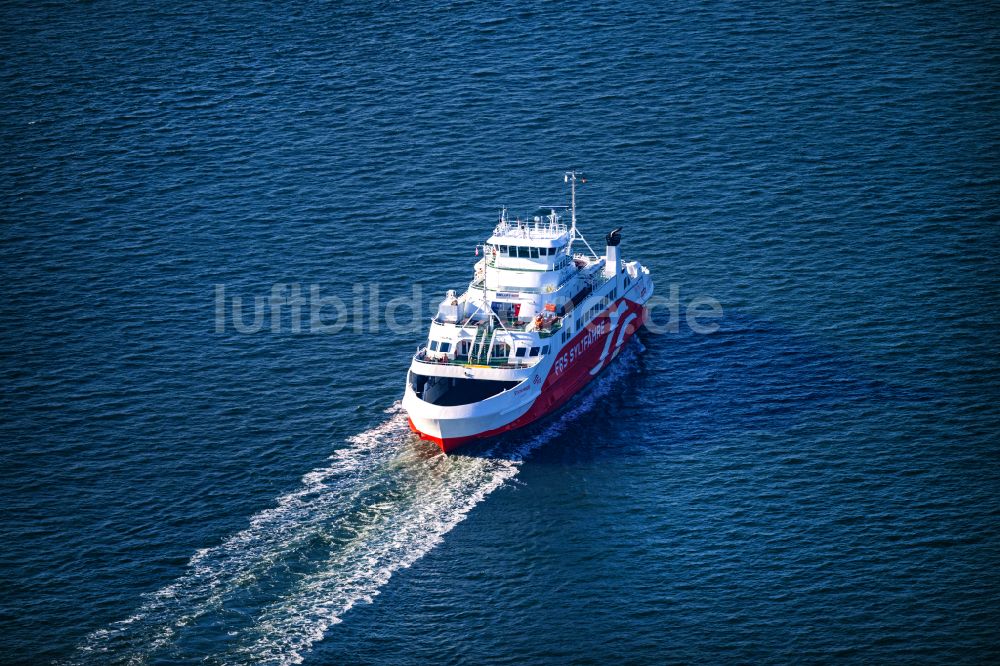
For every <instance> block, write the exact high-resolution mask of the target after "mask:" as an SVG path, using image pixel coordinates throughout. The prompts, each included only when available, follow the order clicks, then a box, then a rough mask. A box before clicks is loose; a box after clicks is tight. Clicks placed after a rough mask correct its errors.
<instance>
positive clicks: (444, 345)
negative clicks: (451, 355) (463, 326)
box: [440, 342, 451, 354]
mask: <svg viewBox="0 0 1000 666" xmlns="http://www.w3.org/2000/svg"><path fill="white" fill-rule="evenodd" d="M440 351H442V352H443V353H445V354H447V353H448V352H450V351H451V343H450V342H442V343H441V350H440Z"/></svg>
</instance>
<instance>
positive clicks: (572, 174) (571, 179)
mask: <svg viewBox="0 0 1000 666" xmlns="http://www.w3.org/2000/svg"><path fill="white" fill-rule="evenodd" d="M582 175H583V174H582V173H581V172H579V171H567V172H566V174H565V175H564V176H563V182H564V183H569V192H570V201H569V202H570V207H569V219H570V227H569V247H567V248H566V249H567V250H568V252H569V256H571V257H572V256H573V241H574V240H576V177H577V176H582Z"/></svg>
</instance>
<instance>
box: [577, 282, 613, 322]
mask: <svg viewBox="0 0 1000 666" xmlns="http://www.w3.org/2000/svg"><path fill="white" fill-rule="evenodd" d="M616 298H618V287H615V288H614V289H612V290H611V291H610V292H608V295H607V296H605V297H604V298H602V299H601V300H599V301H597V302H596V303H594V304H593V305H592V306H590V309H589V310H587V311H586V312H585V313H583V314H582V315H580V316H579V318H578V319H577V320H576V330H578V331H579V330H580V329H581V328H583V327H584V326H585V325H586V324H587V322H589V321H590V320H591V319H593V318H594V317H596V316H597V315H598V314H600V313H601V312H604V310H605V308H607V307H608V306H609V305H611V304H612V303H614V301H615V299H616Z"/></svg>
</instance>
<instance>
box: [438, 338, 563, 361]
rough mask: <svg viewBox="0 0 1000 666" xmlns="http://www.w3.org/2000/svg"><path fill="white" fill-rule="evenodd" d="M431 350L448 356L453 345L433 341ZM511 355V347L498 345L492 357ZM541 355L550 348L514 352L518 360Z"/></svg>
mask: <svg viewBox="0 0 1000 666" xmlns="http://www.w3.org/2000/svg"><path fill="white" fill-rule="evenodd" d="M430 350H431V351H434V352H441V353H442V354H447V353H448V352H450V351H451V343H450V342H438V341H437V340H431V344H430ZM463 353H464V352H463ZM509 353H510V347H508V346H507V345H506V344H503V343H501V344H498V345H494V347H493V354H492V356H494V357H503V356H507V355H508V354H509ZM539 353H541V355H542V356H544V355H546V354H548V353H549V346H548V345H545V346H543V347H531V348H530V349H529V348H528V347H518V348H517V349H516V350H515V351H514V356H516V357H517V358H524V357H525V356H530V357H531V358H534V357H536V356H538V355H539Z"/></svg>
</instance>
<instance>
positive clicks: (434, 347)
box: [431, 340, 438, 351]
mask: <svg viewBox="0 0 1000 666" xmlns="http://www.w3.org/2000/svg"><path fill="white" fill-rule="evenodd" d="M437 350H438V341H437V340H431V351H437Z"/></svg>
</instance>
